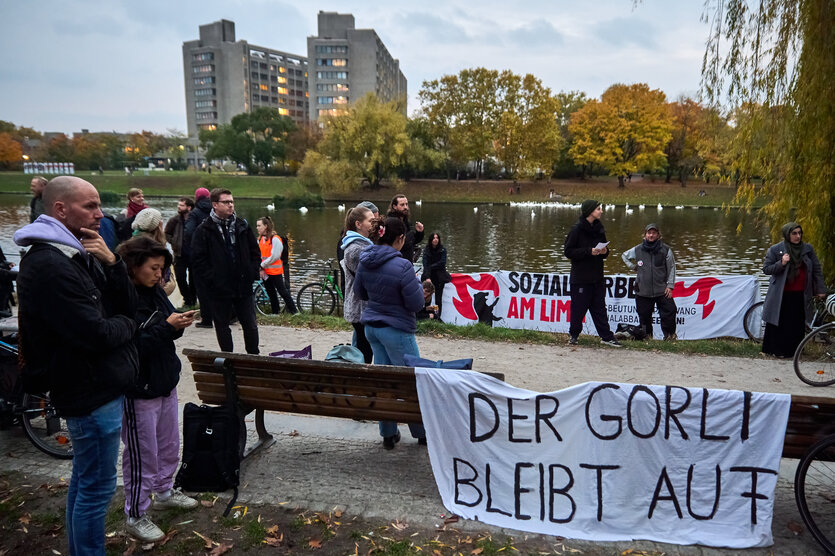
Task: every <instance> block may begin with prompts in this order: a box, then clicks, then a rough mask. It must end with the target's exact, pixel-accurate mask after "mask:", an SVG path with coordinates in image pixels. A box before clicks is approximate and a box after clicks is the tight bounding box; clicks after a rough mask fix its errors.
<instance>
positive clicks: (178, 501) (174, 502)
mask: <svg viewBox="0 0 835 556" xmlns="http://www.w3.org/2000/svg"><path fill="white" fill-rule="evenodd" d="M198 505H199V504H198V502H197V500H195V499H194V498H191V497H190V496H186V495H185V494H183V493H182V491H180V490H174V489H172V490H170V491H169V495H168V496H162V495H160V494H154V509H155V510H161V509H164V508H185V509H191V508H196V507H197V506H198Z"/></svg>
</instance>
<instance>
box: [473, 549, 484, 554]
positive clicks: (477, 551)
mask: <svg viewBox="0 0 835 556" xmlns="http://www.w3.org/2000/svg"><path fill="white" fill-rule="evenodd" d="M482 552H484V549H483V548H476V549H475V550H473V551H472V552H470V554H481V553H482Z"/></svg>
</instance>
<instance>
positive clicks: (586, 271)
mask: <svg viewBox="0 0 835 556" xmlns="http://www.w3.org/2000/svg"><path fill="white" fill-rule="evenodd" d="M602 215H603V208H602V207H601V206H600V203H599V202H597V201H595V200H593V199H587V200H585V201H583V203H582V205H581V207H580V218H579V220H578V221H577V223H576V224H574V226H572V227H571V230H570V231H569V232H568V236H566V238H565V244H564V245H563V253H564V254H565V256H566V257H567V258H569V259H570V260H571V275H570V277H569V283H570V285H571V325H570V327H569V329H568V334H569V340H568V343H569V344H571V345H576V344H577V338H578V337H579V336H580V332H582V330H583V319H584V318H585V317H586V312H591V318H592V321H593V322H594V328H595V329H596V330H597V335H598V336H600V341H601V342H602V343H604V344H606V345H608V346H612V347H621V344H620V342H618V341H617V340H616V339H615V335H614V334H613V333H612V330H611V328H609V315H608V313H607V312H606V285H605V282H604V278H603V261H604V259H606V257H608V256H609V248H608V246H607V245H608V243H609V242H608V241H607V240H606V232H605V231H604V230H603V224H602V223H601V222H600V217H601V216H602Z"/></svg>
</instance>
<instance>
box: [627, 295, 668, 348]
mask: <svg viewBox="0 0 835 556" xmlns="http://www.w3.org/2000/svg"><path fill="white" fill-rule="evenodd" d="M655 307H658V315H659V316H660V317H661V332H663V333H664V337H665V338H666V337H667V336H669V335H670V334H675V333H676V302H675V301H673V298H672V297H666V296H664V295H659V296H658V297H643V296H640V295H636V296H635V309H637V311H638V318H639V319H640V320H641V326H642V327H643V329H644V331H645V332H646V333H647V336H648V337H650V338H652V311H653V310H654V309H655Z"/></svg>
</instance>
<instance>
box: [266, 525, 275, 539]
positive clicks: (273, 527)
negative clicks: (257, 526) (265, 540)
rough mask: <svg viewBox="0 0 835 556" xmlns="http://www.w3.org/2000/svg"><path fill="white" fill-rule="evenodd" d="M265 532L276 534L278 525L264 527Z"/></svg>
mask: <svg viewBox="0 0 835 556" xmlns="http://www.w3.org/2000/svg"><path fill="white" fill-rule="evenodd" d="M266 531H267V534H268V535H269V536H271V537H276V536H278V525H273V526H272V527H267V529H266Z"/></svg>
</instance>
